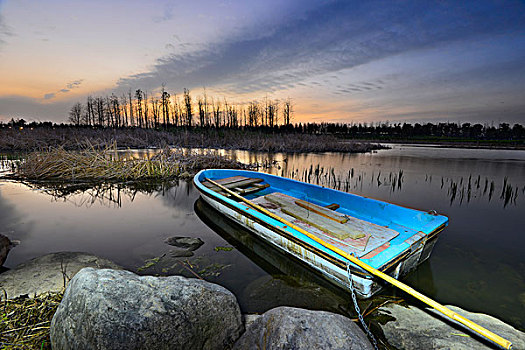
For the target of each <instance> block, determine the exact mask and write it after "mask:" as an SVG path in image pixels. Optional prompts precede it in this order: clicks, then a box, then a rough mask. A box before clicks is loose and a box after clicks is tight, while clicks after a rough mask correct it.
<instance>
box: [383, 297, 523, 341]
mask: <svg viewBox="0 0 525 350" xmlns="http://www.w3.org/2000/svg"><path fill="white" fill-rule="evenodd" d="M447 307H448V308H450V309H451V310H452V311H454V312H457V313H458V314H460V315H461V316H463V317H466V318H467V319H469V320H471V321H473V322H475V323H477V324H479V325H480V326H483V327H485V328H487V329H488V330H490V331H492V332H494V333H496V334H497V335H499V336H501V337H503V338H505V339H507V340H509V341H511V342H512V343H513V349H522V350H523V349H525V334H524V333H523V332H520V331H518V330H516V329H515V328H513V327H512V326H509V325H508V324H506V323H504V322H502V321H500V320H498V319H497V318H494V317H492V316H488V315H484V314H479V313H473V312H468V311H465V310H463V309H461V308H459V307H457V306H452V305H448V306H447ZM379 312H380V313H381V314H386V315H389V316H392V317H394V318H395V319H396V320H395V321H390V322H387V323H386V324H385V325H382V326H381V327H382V329H383V333H384V334H385V337H386V340H387V341H388V342H389V343H390V344H391V345H393V346H395V347H396V348H399V349H406V350H410V349H457V350H471V349H497V348H498V347H496V346H495V345H493V344H491V343H489V342H487V341H485V340H484V339H483V338H480V337H478V336H475V335H474V332H473V331H470V330H467V328H465V327H464V326H463V325H461V324H459V323H456V322H454V321H450V320H449V319H448V318H447V317H445V316H442V315H441V314H440V313H438V312H437V311H434V310H430V309H420V308H418V307H416V306H410V307H405V306H401V305H398V304H388V305H387V306H383V307H381V308H380V309H379Z"/></svg>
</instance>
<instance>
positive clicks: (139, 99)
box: [135, 89, 142, 128]
mask: <svg viewBox="0 0 525 350" xmlns="http://www.w3.org/2000/svg"><path fill="white" fill-rule="evenodd" d="M135 99H136V100H137V118H138V121H139V128H142V90H141V89H137V90H136V91H135Z"/></svg>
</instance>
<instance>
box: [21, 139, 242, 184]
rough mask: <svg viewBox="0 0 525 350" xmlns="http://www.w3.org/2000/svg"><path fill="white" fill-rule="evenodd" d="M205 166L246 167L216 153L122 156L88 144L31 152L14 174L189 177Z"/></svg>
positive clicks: (64, 177)
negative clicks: (80, 148)
mask: <svg viewBox="0 0 525 350" xmlns="http://www.w3.org/2000/svg"><path fill="white" fill-rule="evenodd" d="M205 168H246V165H244V164H242V163H239V162H236V161H233V160H231V159H228V158H226V157H223V156H220V155H218V154H217V153H216V152H211V151H210V152H200V153H197V152H194V151H189V150H183V149H164V150H161V151H160V152H159V153H158V154H156V155H155V156H153V157H151V158H150V159H125V158H123V157H120V156H119V155H118V153H117V147H116V144H112V145H111V146H109V147H106V148H103V149H97V148H95V147H93V146H87V147H85V148H84V149H82V150H80V151H68V150H65V149H64V148H62V147H60V148H54V149H49V150H47V151H39V152H33V153H30V154H29V155H28V156H27V157H26V159H25V161H23V162H21V163H20V165H19V166H18V168H17V171H16V176H17V177H19V178H24V179H30V180H51V179H60V180H68V181H81V180H112V181H122V180H145V179H150V180H159V179H170V178H181V177H182V178H184V177H190V176H192V175H193V174H195V173H196V172H198V171H199V170H201V169H205Z"/></svg>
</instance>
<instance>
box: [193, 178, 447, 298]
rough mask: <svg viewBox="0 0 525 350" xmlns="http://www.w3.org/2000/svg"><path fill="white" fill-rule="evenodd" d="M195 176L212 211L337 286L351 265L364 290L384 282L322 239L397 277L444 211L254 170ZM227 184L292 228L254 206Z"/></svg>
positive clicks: (414, 262) (425, 251)
mask: <svg viewBox="0 0 525 350" xmlns="http://www.w3.org/2000/svg"><path fill="white" fill-rule="evenodd" d="M209 180H212V181H213V182H215V183H216V184H219V185H220V187H219V186H217V185H216V184H213V183H212V182H210V181H209ZM194 183H195V186H196V187H197V189H198V190H199V191H200V192H201V195H202V198H203V199H204V200H205V201H206V202H207V203H208V204H210V205H211V206H212V207H214V208H216V209H217V210H218V211H219V212H221V213H223V214H224V215H226V216H227V217H229V218H230V219H232V220H233V221H235V222H237V223H239V224H241V225H242V226H244V227H245V228H247V229H248V230H250V231H251V232H252V233H253V234H255V235H257V236H259V237H260V238H262V239H264V240H265V241H267V242H269V243H270V244H272V245H273V246H275V247H277V248H278V249H280V250H282V251H284V252H285V253H287V254H289V255H291V256H293V257H295V258H297V259H299V260H300V261H301V262H303V263H305V264H306V265H308V266H309V267H311V268H313V269H314V270H316V271H317V272H319V273H320V274H321V275H322V276H324V277H325V278H327V279H328V280H330V281H332V282H334V283H335V284H337V285H339V286H340V287H342V288H344V289H349V288H350V286H349V285H350V284H349V276H348V271H350V273H351V278H352V281H353V286H354V289H355V291H356V292H357V293H358V294H359V296H361V297H364V298H368V297H370V296H372V295H373V294H375V293H377V292H378V291H379V290H380V289H381V288H382V286H384V283H383V282H382V281H381V280H379V279H378V278H377V277H375V276H373V275H372V274H370V273H369V272H367V271H366V270H364V269H362V268H361V267H359V266H357V265H355V264H353V263H352V262H351V261H349V260H348V259H347V258H345V257H344V256H342V255H340V254H338V253H337V252H335V251H334V250H332V249H329V248H328V247H329V246H332V247H337V248H338V249H340V250H342V251H344V252H345V253H348V254H351V255H352V256H354V257H356V258H358V259H359V260H361V261H362V262H364V263H366V264H368V265H370V266H372V267H373V268H375V269H377V270H379V271H381V272H384V273H386V274H388V275H390V276H392V277H394V278H396V279H398V278H401V277H403V276H404V275H406V274H407V273H408V272H410V271H412V270H413V269H415V268H416V267H417V266H418V265H419V264H421V263H422V262H423V261H425V260H426V259H428V258H429V256H430V253H431V251H432V249H433V247H434V245H435V243H436V240H437V238H438V235H439V233H440V232H441V231H442V230H443V229H444V228H445V227H446V226H447V224H448V218H447V217H445V216H443V215H438V214H437V213H435V212H434V211H428V212H427V211H421V210H416V209H411V208H406V207H402V206H399V205H395V204H391V203H387V202H383V201H379V200H375V199H371V198H366V197H362V196H358V195H355V194H350V193H345V192H341V191H336V190H333V189H329V188H324V187H320V186H317V185H312V184H308V183H304V182H299V181H295V180H291V179H287V178H283V177H279V176H275V175H270V174H265V173H259V172H253V171H245V170H230V169H227V170H224V169H221V170H219V169H217V170H213V169H212V170H203V171H200V172H199V173H198V174H197V175H195V177H194ZM226 188H227V189H228V191H227V190H225V189H226ZM230 191H233V192H235V193H237V194H238V195H241V196H242V197H244V198H245V199H247V200H249V201H250V202H251V203H254V204H256V205H257V206H259V207H261V208H265V210H267V211H268V212H271V213H273V214H274V215H276V216H277V217H279V218H283V219H285V220H286V222H290V223H293V225H292V226H295V227H296V228H297V227H298V228H299V229H296V228H294V227H290V226H289V225H284V224H283V222H281V221H279V220H276V219H275V218H273V217H272V216H270V215H267V214H265V213H264V212H262V211H259V210H256V209H255V208H254V207H252V206H250V205H248V204H246V203H245V202H243V201H241V200H239V198H237V197H236V196H233V195H232V194H231V193H230ZM301 231H303V232H304V231H307V232H308V234H309V235H306V234H304V233H302V232H301ZM309 236H310V237H309ZM312 236H315V237H313V238H315V239H312ZM319 241H323V242H326V243H327V245H325V244H320V243H319ZM327 246H328V247H327Z"/></svg>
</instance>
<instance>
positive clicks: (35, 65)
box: [0, 0, 525, 123]
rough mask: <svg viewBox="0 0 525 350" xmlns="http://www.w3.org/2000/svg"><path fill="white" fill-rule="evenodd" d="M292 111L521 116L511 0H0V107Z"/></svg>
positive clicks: (522, 8) (378, 117) (519, 22)
mask: <svg viewBox="0 0 525 350" xmlns="http://www.w3.org/2000/svg"><path fill="white" fill-rule="evenodd" d="M162 84H165V85H166V88H167V89H168V91H170V92H171V93H172V95H173V94H177V93H181V92H182V89H183V88H184V87H187V88H189V89H190V90H191V92H192V94H193V95H194V96H198V95H200V94H202V92H203V87H205V88H206V92H207V94H208V95H210V96H215V97H216V98H221V99H222V98H223V97H225V98H227V99H228V100H230V101H232V102H238V103H242V102H246V101H251V100H260V99H262V98H264V97H266V96H268V97H269V98H273V99H285V98H288V97H290V98H292V99H293V101H294V104H295V121H311V120H313V121H337V122H372V121H387V120H388V121H391V122H397V121H399V122H404V121H408V122H416V121H417V122H424V121H432V122H437V121H453V122H482V123H484V122H494V123H499V122H510V123H514V122H520V123H525V113H524V111H525V5H524V3H523V2H522V1H485V0H481V1H461V2H458V1H366V2H361V1H277V0H273V1H191V2H168V1H152V2H134V1H115V2H109V1H108V2H103V1H90V2H81V1H45V2H38V1H26V0H18V1H2V2H0V118H2V119H4V120H5V119H7V118H11V117H13V116H15V117H23V118H25V119H29V120H54V121H63V120H65V118H66V115H67V111H68V110H69V108H70V107H71V105H72V104H73V103H74V102H76V101H78V100H84V99H85V97H86V96H87V95H88V94H92V95H103V94H109V93H112V92H115V93H116V94H121V93H123V92H126V91H128V90H129V89H130V88H131V89H137V88H141V89H143V90H148V91H149V92H150V93H156V92H158V90H159V88H160V87H161V85H162Z"/></svg>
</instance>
